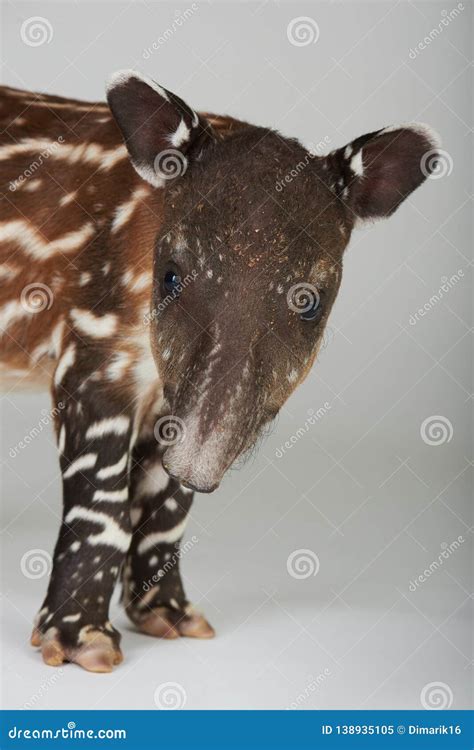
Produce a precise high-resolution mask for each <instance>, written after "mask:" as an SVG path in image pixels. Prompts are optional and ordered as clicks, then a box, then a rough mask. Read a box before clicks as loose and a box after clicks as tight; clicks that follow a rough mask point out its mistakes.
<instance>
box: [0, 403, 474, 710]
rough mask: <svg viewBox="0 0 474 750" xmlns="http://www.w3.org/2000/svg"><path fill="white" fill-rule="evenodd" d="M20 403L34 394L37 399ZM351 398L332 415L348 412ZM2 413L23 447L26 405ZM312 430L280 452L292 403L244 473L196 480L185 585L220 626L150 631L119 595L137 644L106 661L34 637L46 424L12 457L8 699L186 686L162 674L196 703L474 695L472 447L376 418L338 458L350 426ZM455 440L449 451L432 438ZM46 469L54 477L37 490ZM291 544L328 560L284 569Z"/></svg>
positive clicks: (116, 699) (52, 507)
mask: <svg viewBox="0 0 474 750" xmlns="http://www.w3.org/2000/svg"><path fill="white" fill-rule="evenodd" d="M420 398H422V393H421V392H420ZM16 401H17V405H19V407H20V408H21V409H22V410H25V409H27V407H28V404H29V403H32V402H33V399H32V398H31V397H27V398H24V399H17V400H16ZM35 403H36V399H35ZM46 403H47V402H46V401H45V404H46ZM290 405H291V404H290ZM340 408H341V407H338V406H335V407H334V413H333V414H332V415H330V414H328V415H327V416H326V417H325V418H326V419H328V420H329V419H336V418H337V416H336V415H337V412H338V411H339V409H340ZM10 410H11V411H10ZM5 412H6V414H5V416H6V417H11V422H10V424H11V431H10V433H9V442H10V444H11V445H15V444H16V443H15V442H13V438H14V433H18V435H21V434H24V430H25V427H26V424H22V420H23V419H24V418H22V417H21V415H20V414H19V413H18V412H16V411H15V410H14V409H13V407H7V408H6V409H5ZM14 413H16V416H17V419H16V422H14V420H13V415H14ZM343 413H344V412H343ZM25 414H28V419H30V422H31V416H30V415H31V412H27V411H25ZM301 416H303V415H302V414H301ZM414 422H415V420H414ZM300 423H301V422H300ZM327 426H328V427H329V422H328V423H327ZM409 427H410V425H409V423H408V426H407V436H408V433H409V432H410V429H409ZM415 428H416V424H413V430H412V431H415ZM312 429H313V430H314V433H310V434H309V435H306V437H305V438H303V439H300V440H299V442H298V443H297V444H296V445H294V446H293V448H291V450H290V451H289V452H288V453H287V454H286V455H285V456H284V457H283V458H281V459H277V458H276V456H275V451H276V450H277V449H278V447H279V446H280V445H281V442H282V439H283V438H285V436H288V435H291V434H292V432H294V425H293V429H292V421H291V420H290V418H289V416H288V415H287V416H286V417H285V418H283V419H282V420H280V423H279V425H278V427H277V428H276V431H275V433H274V434H273V435H272V436H271V437H270V439H269V440H268V441H267V442H266V443H265V444H264V446H263V448H262V450H261V452H260V454H259V456H258V458H257V459H256V460H255V461H254V462H253V463H251V464H250V465H247V466H246V467H245V468H243V469H241V470H239V471H234V472H232V473H231V475H230V477H229V478H228V479H227V480H226V482H225V484H224V487H223V488H222V489H221V490H219V491H218V493H216V494H214V495H211V496H198V499H197V502H196V504H195V506H194V510H193V514H192V515H193V518H192V521H191V523H190V526H189V529H188V532H187V534H186V537H187V539H193V538H194V544H193V546H192V548H191V549H190V550H189V552H188V553H187V555H185V556H184V558H183V561H182V565H183V571H184V575H185V580H186V584H187V588H188V591H189V595H190V597H191V598H192V599H193V600H194V601H195V602H196V603H197V604H198V605H199V607H200V608H201V609H202V610H203V611H204V612H205V614H206V615H207V616H208V618H209V620H210V621H211V622H212V624H213V625H214V626H215V628H216V629H217V633H218V635H217V638H216V639H215V640H213V641H198V642H197V641H191V640H189V639H186V640H185V639H181V640H180V641H171V642H166V641H159V640H154V639H152V638H149V637H147V636H144V635H139V634H136V633H135V632H133V630H132V629H131V628H130V627H129V625H128V622H127V620H126V617H125V616H124V614H123V613H122V612H121V611H120V609H119V607H118V606H117V607H114V621H115V623H116V625H117V626H118V627H119V628H120V629H121V631H122V633H123V648H124V651H125V656H126V660H125V662H124V664H123V665H122V666H121V667H119V668H118V669H117V670H116V671H115V672H114V673H113V674H110V675H91V674H87V673H85V672H83V671H82V670H80V669H79V668H78V667H75V666H72V665H70V666H65V667H63V668H62V669H61V670H55V669H52V668H50V667H47V666H45V665H43V664H42V662H41V660H40V657H39V656H38V654H36V653H35V650H34V649H32V648H31V647H30V646H29V645H28V643H27V641H28V637H29V634H30V627H31V619H32V617H33V615H34V613H35V610H36V608H37V606H38V605H39V604H40V601H41V597H42V595H43V591H44V588H45V585H46V577H45V576H44V575H43V576H41V577H39V578H37V579H32V578H31V577H25V575H24V574H23V573H22V572H21V559H22V557H23V556H24V555H25V554H26V555H27V558H26V559H28V556H29V559H30V564H29V566H28V564H27V563H26V562H25V563H24V567H25V566H27V575H28V576H32V575H35V574H36V573H35V571H36V572H37V574H38V575H40V573H41V572H42V570H43V569H42V568H41V565H38V567H37V568H35V566H34V564H33V562H32V561H31V560H32V554H31V550H44V551H47V550H51V549H52V545H53V543H54V536H55V531H56V525H57V521H58V519H57V514H58V513H59V508H60V505H59V492H58V489H59V488H58V479H57V476H56V474H55V455H54V447H53V446H52V445H50V444H49V442H48V441H49V440H51V439H52V436H51V435H50V434H49V433H47V434H43V436H42V437H41V438H38V439H37V440H36V442H35V444H33V445H30V446H29V447H28V449H25V450H24V451H23V452H22V453H20V454H19V455H18V456H16V458H15V459H14V460H10V465H13V466H12V470H11V472H9V474H7V475H6V476H5V479H8V478H9V480H10V481H8V482H6V483H5V492H6V493H8V496H9V498H10V501H12V500H13V499H15V505H14V504H13V503H12V502H10V503H9V505H8V509H9V511H8V515H4V528H5V530H4V533H3V547H2V554H3V561H4V565H3V581H2V591H3V597H2V606H1V611H2V631H1V633H2V645H3V667H4V668H3V671H2V687H3V696H2V699H3V705H4V706H5V707H10V708H18V707H22V706H24V705H25V704H26V707H36V708H40V707H41V708H153V707H154V706H155V702H154V695H155V691H156V689H157V688H159V687H160V686H161V685H163V684H165V683H169V682H171V683H177V686H178V687H176V686H173V685H172V686H171V687H168V688H165V689H168V690H171V694H172V695H173V694H175V693H176V691H178V693H177V694H178V696H181V695H182V694H183V691H184V694H185V695H186V703H185V705H186V707H187V708H286V707H294V706H295V705H297V706H298V707H299V708H301V709H309V708H364V707H366V708H398V707H400V708H419V707H421V705H422V704H421V702H420V695H421V691H422V690H423V688H424V687H425V686H426V685H427V684H430V683H442V687H441V690H442V691H443V694H445V695H447V696H448V698H447V699H448V700H450V696H451V695H452V701H453V702H452V707H453V708H466V707H468V706H469V705H470V702H471V692H470V685H471V668H472V663H471V659H472V655H471V641H470V638H471V632H472V627H471V625H470V623H472V619H471V618H472V612H471V605H472V601H471V600H470V597H469V590H470V576H469V571H470V564H469V563H470V559H471V552H472V549H471V547H470V543H471V541H472V539H471V532H470V530H469V528H468V526H469V524H470V520H469V507H468V498H469V475H468V472H467V471H466V464H465V460H464V459H463V458H461V457H457V456H456V453H455V452H454V451H451V450H450V446H449V445H447V446H444V448H443V446H439V447H434V446H433V447H427V446H425V445H424V444H423V443H422V442H421V441H419V442H420V443H421V445H420V446H419V449H418V451H417V452H415V453H408V452H407V449H406V446H401V445H390V444H389V440H390V436H389V433H385V432H383V431H380V430H377V435H373V434H372V435H370V436H367V437H366V438H364V439H363V440H362V441H361V442H360V443H359V445H358V446H356V447H354V448H353V449H352V452H351V453H350V454H349V456H351V460H348V459H349V456H348V457H347V458H346V459H345V460H344V464H342V465H338V464H337V463H336V462H335V461H334V460H333V459H332V458H331V457H330V456H329V453H330V454H331V455H332V456H334V458H336V457H340V456H341V455H342V454H343V453H345V452H346V451H347V450H348V449H350V445H351V444H353V443H354V442H355V439H353V436H349V435H347V434H346V435H345V438H346V441H347V444H346V445H345V444H344V441H342V440H338V439H337V438H335V437H334V436H333V435H331V433H330V432H325V431H324V430H323V428H322V425H321V426H320V427H319V428H315V427H314V428H312ZM317 430H319V431H320V432H318V431H317ZM341 432H342V433H343V432H344V431H343V429H342V427H341ZM328 434H329V435H330V437H329V438H328V437H327V436H328ZM316 441H317V442H316ZM318 443H319V444H320V445H321V447H318ZM444 449H447V455H446V456H445V458H444V459H443V460H442V461H441V460H439V455H440V454H439V453H435V451H440V450H441V451H443V450H444ZM431 452H433V454H432V455H433V458H432V459H431ZM27 454H28V455H27ZM33 454H35V459H36V460H35V464H34V465H35V467H36V473H35V474H34V475H33V474H31V473H29V471H28V466H29V464H30V460H31V457H32V455H33ZM397 456H400V459H403V461H405V460H406V459H407V457H408V456H409V460H408V461H407V463H401V462H400V461H399V459H398V457H397ZM38 472H39V474H38ZM448 474H449V477H450V478H449V479H448ZM20 477H21V478H20ZM26 483H27V484H26ZM39 485H41V487H42V488H44V489H43V491H42V492H41V493H40V494H39V496H38V497H36V499H35V500H34V502H33V503H31V501H32V498H33V497H34V496H35V493H36V490H37V489H38V488H39ZM48 485H49V486H48ZM458 537H462V539H463V540H465V541H462V542H461V543H460V544H459V546H458V548H457V549H456V550H453V551H452V553H449V554H448V557H447V559H443V562H442V564H441V565H440V567H439V568H438V569H437V570H436V571H435V572H434V573H433V574H432V575H431V577H430V578H429V579H428V580H427V581H426V582H425V583H423V584H421V585H420V586H419V587H418V588H417V589H416V590H415V591H410V581H412V580H414V579H415V578H416V577H417V576H418V575H419V574H420V573H422V572H423V571H424V570H425V569H426V568H429V566H430V564H431V563H432V562H433V561H434V560H438V555H439V554H440V553H441V552H442V550H443V546H445V545H446V544H447V545H451V544H452V542H453V541H454V540H457V539H458ZM296 550H310V552H312V553H313V555H314V554H316V555H317V557H318V560H319V569H318V570H317V574H316V575H310V576H308V577H304V578H294V577H292V576H291V575H290V574H289V572H288V558H289V557H290V556H291V555H292V553H294V552H295V551H296ZM300 554H301V553H300ZM37 556H38V557H39V558H40V559H41V560H46V559H47V556H46V555H45V553H44V552H41V551H40V552H39V553H37ZM33 557H34V555H33ZM312 559H313V563H311V560H310V565H311V564H312V565H313V569H312V570H311V569H307V568H305V567H304V565H303V567H302V568H300V569H299V572H300V574H302V575H303V574H306V573H308V572H316V568H317V564H316V563H315V562H314V560H315V558H314V557H313V558H312ZM290 569H291V564H290ZM297 572H298V568H297ZM173 691H174V692H173ZM171 700H173V699H172V698H171ZM179 700H180V699H179Z"/></svg>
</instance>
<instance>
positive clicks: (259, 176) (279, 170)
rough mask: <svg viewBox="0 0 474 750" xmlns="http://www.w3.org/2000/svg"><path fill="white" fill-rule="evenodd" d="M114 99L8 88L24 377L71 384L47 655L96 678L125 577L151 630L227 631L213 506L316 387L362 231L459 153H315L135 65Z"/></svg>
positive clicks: (9, 287) (5, 228)
mask: <svg viewBox="0 0 474 750" xmlns="http://www.w3.org/2000/svg"><path fill="white" fill-rule="evenodd" d="M107 100H108V104H104V103H84V102H80V101H75V100H71V99H63V98H59V97H55V96H50V95H46V94H32V93H29V92H26V91H19V90H16V89H12V88H2V89H1V94H0V120H1V131H0V186H1V203H0V263H1V265H0V275H1V278H2V287H1V300H0V303H1V309H0V320H1V331H0V336H1V343H2V355H3V356H2V360H3V366H4V382H5V383H6V384H7V383H8V382H9V381H10V382H11V379H12V378H13V382H14V385H15V389H16V388H17V387H18V385H19V384H20V383H22V382H25V383H26V382H28V381H30V382H37V383H41V384H44V383H47V384H48V385H51V389H52V397H53V405H54V409H53V413H54V420H55V428H56V434H57V442H58V450H59V457H60V466H61V475H62V482H63V494H64V509H63V518H62V525H61V529H60V532H59V538H58V542H57V544H56V548H55V551H54V563H53V570H52V574H51V579H50V582H49V587H48V591H47V594H46V598H45V601H44V603H43V606H42V607H41V609H40V611H39V613H38V615H37V616H36V620H35V623H34V629H33V635H32V644H33V645H34V646H37V647H40V649H41V653H42V657H43V659H44V661H45V662H46V663H47V664H51V665H59V664H62V663H63V662H64V661H69V662H75V663H76V664H79V665H81V666H82V667H84V668H85V669H87V670H90V671H94V672H104V671H110V670H111V669H112V667H113V665H115V664H118V663H119V662H120V661H121V659H122V654H121V651H120V647H119V641H120V635H119V633H118V632H117V630H116V629H115V628H114V627H113V625H112V624H111V623H110V621H109V614H108V610H109V601H110V598H111V595H112V592H113V589H114V586H115V584H116V581H117V579H118V577H119V576H121V577H122V579H123V601H124V605H125V608H126V611H127V613H128V615H129V617H130V618H131V620H132V621H133V622H134V623H135V624H136V626H137V628H138V629H139V630H141V631H143V632H144V633H147V634H149V635H154V636H161V637H165V638H176V637H178V636H193V637H196V638H208V637H211V636H212V635H213V634H214V631H213V629H212V627H211V626H210V625H209V623H208V622H207V621H206V620H205V619H204V617H203V616H202V615H201V614H199V613H198V612H197V611H195V610H194V609H193V607H192V605H191V604H190V603H189V602H188V600H187V599H186V594H185V592H184V590H183V586H182V583H181V579H180V574H179V557H180V553H179V543H180V540H181V538H182V535H183V532H184V530H185V524H186V517H187V515H188V513H189V509H190V506H191V502H192V498H193V492H194V491H197V492H211V491H213V490H215V489H216V487H217V486H218V485H219V483H220V481H221V479H222V476H223V475H224V473H225V472H226V470H227V469H228V467H229V466H230V465H231V464H232V463H233V462H234V461H235V459H236V458H237V457H238V456H239V455H241V454H242V453H243V452H245V451H246V450H247V449H248V448H249V447H250V446H252V444H254V443H255V441H256V439H257V437H258V435H259V433H261V431H262V429H263V428H264V427H265V426H266V425H267V424H268V423H269V422H270V421H271V420H272V419H273V418H274V417H275V415H276V414H277V413H278V410H279V409H280V408H281V406H282V404H283V403H284V402H285V401H286V400H287V399H288V397H289V396H290V394H291V393H292V391H293V390H294V389H295V388H296V386H297V385H298V383H300V382H301V381H302V380H303V379H304V378H305V376H306V375H307V373H308V371H309V369H310V367H311V365H312V363H313V360H314V358H315V356H316V354H317V351H318V347H319V345H320V342H321V338H322V335H323V331H324V327H325V325H326V321H327V319H328V315H329V313H330V311H331V307H332V305H333V303H334V299H335V297H336V294H337V292H338V289H339V286H340V283H341V273H342V259H343V254H344V250H345V248H346V247H347V244H348V242H349V239H350V236H351V232H352V230H353V228H354V226H355V225H356V224H359V223H361V222H364V221H367V220H373V219H377V218H380V217H385V216H389V215H390V214H392V213H393V212H394V211H395V209H396V208H397V207H398V206H399V205H400V204H401V203H402V201H403V200H404V199H405V198H406V197H407V196H408V195H409V194H410V193H411V192H412V191H413V190H414V189H415V188H417V187H418V186H419V185H420V184H421V183H422V182H423V180H424V179H425V178H426V177H427V176H429V174H430V171H432V170H433V169H434V168H435V166H436V154H437V142H436V138H435V137H434V136H433V134H432V132H431V131H430V130H429V129H428V128H427V127H426V126H423V125H408V126H395V127H389V128H383V129H381V130H376V131H374V132H372V133H369V134H367V135H363V136H361V137H359V138H357V139H356V140H354V141H353V142H352V143H349V144H348V145H346V146H344V147H342V148H339V149H336V150H335V151H332V152H331V153H330V154H328V155H327V156H315V154H312V153H309V152H308V151H307V150H306V149H305V148H303V146H302V145H301V144H300V143H298V142H297V141H296V140H293V139H288V138H284V137H283V136H282V135H280V134H279V133H277V132H276V131H274V130H271V129H268V128H263V127H256V126H254V125H249V124H247V123H245V122H241V121H238V120H235V119H233V118H230V117H220V116H214V115H206V114H199V113H197V112H195V111H194V110H192V109H191V107H190V106H189V105H188V104H186V103H185V102H183V101H182V100H181V99H180V98H178V97H177V96H176V95H175V94H172V93H171V92H170V91H167V90H166V89H164V88H161V86H159V85H158V84H156V83H155V82H154V81H152V80H149V79H148V78H146V77H145V76H142V75H140V74H139V73H136V72H134V71H125V72H119V73H117V74H116V75H114V76H113V77H112V79H111V81H110V83H109V86H108V89H107ZM150 581H151V584H150Z"/></svg>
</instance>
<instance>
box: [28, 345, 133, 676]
mask: <svg viewBox="0 0 474 750" xmlns="http://www.w3.org/2000/svg"><path fill="white" fill-rule="evenodd" d="M94 361H95V362H97V361H98V360H97V358H96V356H95V353H94V352H89V351H83V350H82V351H81V350H80V349H79V342H70V343H69V345H68V346H67V347H66V349H65V351H64V353H63V355H62V357H61V359H60V361H59V363H58V367H57V370H56V376H55V386H54V389H53V395H54V400H55V403H56V406H57V409H56V411H57V414H58V423H57V425H56V426H57V432H58V444H59V451H60V464H61V473H62V478H63V497H64V502H63V506H64V508H63V518H62V524H61V529H60V532H59V538H58V541H57V544H56V548H55V551H54V561H53V570H52V574H51V579H50V583H49V587H48V591H47V595H46V599H45V601H44V603H43V606H42V608H41V610H40V612H39V614H38V615H37V617H36V621H35V627H34V630H33V635H32V644H33V645H34V646H40V647H41V651H42V656H43V659H44V661H45V662H46V663H47V664H50V665H53V666H57V665H59V664H61V663H62V662H63V661H71V662H76V663H77V664H79V665H81V666H82V667H84V668H85V669H87V670H90V671H93V672H107V671H110V670H111V669H112V667H113V665H114V664H118V663H119V662H120V661H121V660H122V654H121V651H120V648H119V643H120V635H119V633H118V632H117V631H116V630H115V628H114V627H113V626H112V625H111V623H110V622H109V619H108V618H109V615H108V611H109V602H110V598H111V596H112V593H113V589H114V586H115V583H116V580H117V578H118V575H119V571H120V569H121V566H122V563H123V559H124V555H125V553H126V551H127V549H128V547H129V545H130V539H131V527H130V512H129V504H128V479H129V476H128V475H129V455H130V443H131V434H132V426H133V425H132V423H133V411H132V407H131V402H130V403H129V402H128V400H127V398H126V397H125V396H124V394H123V392H120V391H118V390H113V389H112V388H111V385H112V384H109V385H106V384H105V382H103V381H102V382H101V381H100V380H99V378H97V377H95V378H94V377H92V378H91V377H90V375H92V374H93V373H94V370H92V372H90V370H89V371H88V374H86V370H85V368H86V365H87V364H88V365H89V366H90V365H91V363H94ZM95 372H96V373H97V370H95ZM79 373H80V374H81V376H80V377H79Z"/></svg>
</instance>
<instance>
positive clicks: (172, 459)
mask: <svg viewBox="0 0 474 750" xmlns="http://www.w3.org/2000/svg"><path fill="white" fill-rule="evenodd" d="M108 101H109V104H110V107H111V109H112V112H113V114H114V116H115V118H116V120H117V123H118V125H119V127H120V128H121V130H122V133H123V135H124V139H125V143H126V145H127V147H128V150H129V154H130V158H131V161H132V163H133V165H134V167H135V169H136V170H137V172H138V174H139V175H141V177H143V179H145V180H146V181H148V182H149V183H151V184H152V185H154V186H155V187H156V188H158V189H162V188H164V189H165V215H164V220H163V222H162V224H160V226H159V227H157V234H156V249H155V259H154V291H153V302H152V307H153V313H154V315H153V323H152V325H153V333H152V342H153V349H154V356H155V359H156V363H157V366H158V370H159V372H160V375H161V376H162V379H163V384H164V393H165V397H166V399H167V404H168V407H169V414H171V415H173V418H174V419H175V420H177V421H178V424H179V426H180V429H179V439H178V440H177V441H176V442H174V441H173V444H172V445H170V446H169V447H168V448H167V449H166V451H165V453H164V459H163V461H164V466H165V468H166V470H167V471H168V473H169V474H171V475H173V476H175V477H177V478H178V479H179V480H180V481H181V482H183V483H184V484H185V485H187V486H189V487H192V488H194V489H196V490H198V491H201V492H210V491H212V490H213V489H215V488H216V487H217V486H218V484H219V482H220V480H221V478H222V476H223V474H224V472H225V471H226V469H227V468H228V467H229V466H230V465H231V464H232V463H233V462H234V460H235V459H236V458H237V457H238V456H239V455H240V454H241V453H242V452H244V451H245V450H246V449H248V448H249V447H250V446H252V445H253V443H254V442H255V440H256V438H257V436H258V435H259V433H260V432H261V431H262V429H263V428H264V427H265V425H266V424H267V423H268V422H270V421H271V420H272V419H273V418H274V417H275V415H276V414H277V413H278V411H279V409H280V408H281V406H282V405H283V404H284V403H285V401H286V400H287V399H288V397H289V396H290V394H291V393H292V391H293V390H294V389H295V388H296V386H297V385H298V383H301V381H302V380H303V379H304V378H305V376H306V375H307V373H308V371H309V369H310V367H311V365H312V363H313V360H314V358H315V356H316V354H317V352H318V348H319V346H320V344H321V340H322V335H323V331H324V328H325V325H326V322H327V319H328V316H329V313H330V311H331V308H332V305H333V303H334V300H335V297H336V295H337V292H338V289H339V286H340V283H341V274H342V259H343V254H344V250H345V248H346V247H347V244H348V242H349V239H350V236H351V232H352V229H353V228H354V226H355V225H356V224H359V223H360V222H363V221H367V220H373V219H377V218H382V217H387V216H390V214H392V213H393V212H394V211H395V210H396V209H397V208H398V206H399V205H400V204H401V203H402V201H404V200H405V198H406V197H407V196H408V195H409V194H410V193H411V192H412V191H413V190H415V188H417V187H418V186H419V185H420V184H421V183H422V182H423V181H424V179H425V178H426V177H427V176H429V174H430V172H431V171H432V170H433V169H434V168H435V166H436V155H437V152H436V149H437V142H436V138H435V136H434V135H433V133H432V132H431V131H430V130H429V129H428V128H427V127H426V126H423V125H408V126H396V127H390V128H384V129H382V130H377V131H375V132H373V133H369V134H367V135H364V136H361V137H360V138H357V139H356V140H355V141H353V142H352V143H350V144H348V145H347V146H345V147H343V148H340V149H337V150H335V151H333V152H332V153H330V154H329V155H327V156H315V154H312V153H309V152H308V151H307V150H306V149H305V148H303V146H302V145H300V144H299V143H298V142H297V141H296V140H293V139H287V138H284V137H283V136H281V135H280V134H279V133H277V132H275V131H273V130H269V129H266V128H260V127H255V126H252V125H247V124H245V123H239V122H237V121H233V123H232V122H231V125H230V127H229V128H228V130H227V132H225V133H224V134H222V132H221V131H220V129H218V128H215V127H213V125H212V118H206V117H203V116H200V115H198V114H196V113H195V112H194V111H193V110H192V109H191V108H190V107H189V106H188V105H186V104H185V103H184V102H183V101H182V100H181V99H179V98H178V97H176V96H175V95H174V94H172V93H170V92H169V91H166V90H165V89H163V88H161V87H160V86H158V85H157V84H156V83H154V82H153V81H151V80H149V79H146V78H144V77H143V76H141V75H139V74H137V73H134V72H122V73H118V74H116V75H115V76H114V77H113V79H112V82H111V84H110V86H109V89H108Z"/></svg>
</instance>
